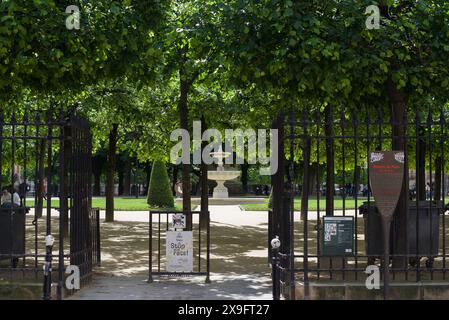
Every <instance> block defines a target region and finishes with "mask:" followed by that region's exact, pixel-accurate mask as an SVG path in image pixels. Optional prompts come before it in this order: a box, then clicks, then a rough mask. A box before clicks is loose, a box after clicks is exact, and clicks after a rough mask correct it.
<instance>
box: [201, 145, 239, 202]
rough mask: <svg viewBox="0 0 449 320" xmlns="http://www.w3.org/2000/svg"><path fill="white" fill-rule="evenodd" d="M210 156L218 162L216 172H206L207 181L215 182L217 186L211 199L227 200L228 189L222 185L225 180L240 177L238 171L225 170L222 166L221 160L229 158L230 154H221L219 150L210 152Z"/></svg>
mask: <svg viewBox="0 0 449 320" xmlns="http://www.w3.org/2000/svg"><path fill="white" fill-rule="evenodd" d="M210 155H211V156H212V157H213V158H215V159H217V160H218V167H217V170H216V171H207V175H208V178H209V180H214V181H216V182H217V186H216V187H215V188H214V193H213V199H226V198H229V193H228V188H226V187H225V185H224V183H225V181H227V180H232V179H235V178H237V177H238V176H239V175H240V171H235V170H225V169H224V166H223V159H225V158H227V157H229V156H230V155H231V152H223V151H222V149H221V148H220V149H219V150H218V152H211V153H210Z"/></svg>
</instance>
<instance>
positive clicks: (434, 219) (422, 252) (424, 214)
mask: <svg viewBox="0 0 449 320" xmlns="http://www.w3.org/2000/svg"><path fill="white" fill-rule="evenodd" d="M417 209H418V210H419V215H418V217H419V222H418V230H417V223H416V222H417V216H416V213H417ZM359 210H360V214H363V218H364V224H365V249H366V254H367V255H368V256H378V257H380V256H382V254H383V235H382V224H381V218H380V213H379V211H378V209H377V207H376V204H375V202H370V203H369V206H368V202H365V203H363V205H362V206H360V207H359ZM444 211H445V208H444V206H443V202H442V201H419V202H416V201H411V202H410V203H409V211H408V251H409V254H410V255H417V256H419V257H429V258H431V257H433V256H436V255H437V254H438V235H439V225H440V215H441V214H443V213H444ZM393 225H394V219H393V223H392V224H391V229H390V254H394V253H395V252H394V247H393ZM417 233H418V248H419V250H418V252H417V251H416V248H417V242H416V235H417ZM374 258H375V257H374ZM369 262H370V263H372V262H373V258H370V261H369Z"/></svg>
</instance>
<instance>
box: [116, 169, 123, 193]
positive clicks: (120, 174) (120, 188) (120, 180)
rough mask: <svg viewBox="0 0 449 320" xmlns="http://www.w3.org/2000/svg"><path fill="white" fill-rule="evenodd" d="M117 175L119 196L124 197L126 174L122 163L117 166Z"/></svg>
mask: <svg viewBox="0 0 449 320" xmlns="http://www.w3.org/2000/svg"><path fill="white" fill-rule="evenodd" d="M117 173H118V195H119V196H122V195H123V177H124V172H123V167H122V165H121V163H119V164H118V166H117Z"/></svg>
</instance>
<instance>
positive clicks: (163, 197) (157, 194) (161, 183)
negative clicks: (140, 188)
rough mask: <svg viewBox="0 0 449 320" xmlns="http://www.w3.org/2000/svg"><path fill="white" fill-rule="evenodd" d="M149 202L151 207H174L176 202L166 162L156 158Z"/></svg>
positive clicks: (151, 178) (149, 191) (152, 172)
mask: <svg viewBox="0 0 449 320" xmlns="http://www.w3.org/2000/svg"><path fill="white" fill-rule="evenodd" d="M147 203H148V205H149V206H150V207H159V208H173V207H174V206H175V202H174V199H173V194H172V191H171V188H170V181H169V179H168V174H167V168H166V167H165V164H164V162H162V161H160V160H155V161H154V163H153V167H152V168H151V177H150V184H149V188H148V197H147Z"/></svg>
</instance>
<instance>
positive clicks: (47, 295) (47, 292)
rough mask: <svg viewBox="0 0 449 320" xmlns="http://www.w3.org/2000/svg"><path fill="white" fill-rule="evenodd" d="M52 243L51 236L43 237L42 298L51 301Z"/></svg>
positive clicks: (52, 238)
mask: <svg viewBox="0 0 449 320" xmlns="http://www.w3.org/2000/svg"><path fill="white" fill-rule="evenodd" d="M54 241H55V239H54V237H53V236H52V235H51V234H49V235H47V236H46V237H45V247H46V254H45V265H44V296H43V297H42V299H44V300H51V260H52V255H53V243H54Z"/></svg>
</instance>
